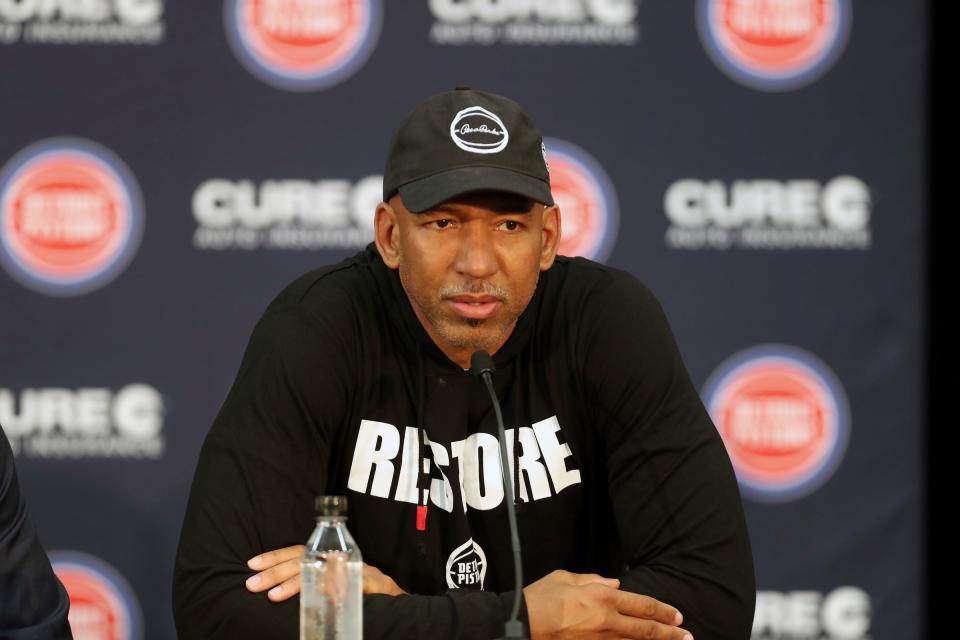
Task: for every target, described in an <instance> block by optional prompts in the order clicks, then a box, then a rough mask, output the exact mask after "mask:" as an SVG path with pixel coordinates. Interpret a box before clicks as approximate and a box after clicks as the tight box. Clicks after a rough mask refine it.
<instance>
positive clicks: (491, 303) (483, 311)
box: [444, 294, 501, 320]
mask: <svg viewBox="0 0 960 640" xmlns="http://www.w3.org/2000/svg"><path fill="white" fill-rule="evenodd" d="M444 302H446V303H447V304H448V305H450V306H451V307H452V308H453V310H454V311H455V312H456V313H457V315H459V316H460V317H462V318H469V319H471V320H486V319H487V318H489V317H490V316H492V315H493V314H494V313H496V312H497V309H498V308H499V307H500V303H501V300H500V298H498V297H496V296H491V295H487V294H478V295H466V294H462V295H457V296H451V297H449V298H446V299H445V300H444Z"/></svg>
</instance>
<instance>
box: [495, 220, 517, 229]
mask: <svg viewBox="0 0 960 640" xmlns="http://www.w3.org/2000/svg"><path fill="white" fill-rule="evenodd" d="M500 226H501V227H502V228H503V229H504V230H506V231H516V230H518V229H519V228H520V226H521V225H520V223H519V222H517V221H516V220H504V221H503V222H502V223H500Z"/></svg>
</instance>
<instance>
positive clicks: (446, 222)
mask: <svg viewBox="0 0 960 640" xmlns="http://www.w3.org/2000/svg"><path fill="white" fill-rule="evenodd" d="M450 222H451V221H450V220H448V219H446V218H444V219H442V220H434V221H433V225H434V226H435V227H436V228H438V229H446V228H447V227H449V226H450Z"/></svg>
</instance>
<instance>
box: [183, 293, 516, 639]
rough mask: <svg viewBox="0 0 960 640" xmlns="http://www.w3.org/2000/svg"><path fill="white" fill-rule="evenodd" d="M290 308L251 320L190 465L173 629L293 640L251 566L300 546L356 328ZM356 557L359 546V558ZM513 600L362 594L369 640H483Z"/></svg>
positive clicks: (497, 629) (350, 367)
mask: <svg viewBox="0 0 960 640" xmlns="http://www.w3.org/2000/svg"><path fill="white" fill-rule="evenodd" d="M340 310H342V305H337V304H331V305H328V308H326V309H325V310H324V312H325V314H326V315H324V316H323V317H319V316H318V315H317V314H316V313H308V312H306V311H305V310H303V309H302V308H300V307H297V306H295V305H293V306H286V307H281V308H274V309H272V310H269V311H268V312H267V313H266V314H265V315H264V317H263V319H261V321H260V322H259V323H258V325H257V327H256V329H255V330H254V333H253V336H252V337H251V339H250V344H249V345H248V347H247V350H246V352H245V354H244V357H243V361H242V363H241V365H240V371H239V373H238V374H237V378H236V380H235V382H234V384H233V387H232V388H231V390H230V392H229V394H228V396H227V399H226V400H225V401H224V405H223V407H222V408H221V410H220V413H219V414H218V415H217V418H216V420H215V421H214V424H213V427H212V428H211V430H210V433H209V434H208V435H207V438H206V441H205V442H204V445H203V448H202V449H201V452H200V459H199V462H198V464H197V470H196V474H195V477H194V480H193V486H192V488H191V492H190V499H189V502H188V505H187V512H186V515H185V517H184V522H183V529H182V531H181V535H180V544H179V548H178V550H177V559H176V564H175V568H174V581H173V606H174V617H175V620H176V625H177V633H178V635H179V637H180V638H181V639H183V640H187V639H190V638H209V639H218V638H223V639H230V640H244V639H246V638H250V639H254V638H256V639H262V638H289V639H290V640H294V639H295V638H297V636H298V628H299V599H298V598H291V599H290V600H287V601H285V602H282V603H274V602H271V601H270V600H268V599H267V596H266V594H265V593H256V594H255V593H251V592H249V591H247V589H246V587H245V586H244V581H245V580H246V579H247V578H249V577H250V576H251V575H253V572H252V571H250V570H249V569H248V568H247V565H246V563H247V560H249V559H250V558H252V557H254V556H255V555H257V554H259V553H262V552H264V551H268V550H272V549H277V548H281V547H286V546H290V545H295V544H303V543H305V542H306V540H307V538H308V536H309V535H310V531H311V530H312V528H313V524H314V523H313V498H314V497H315V496H317V495H321V494H323V493H324V490H325V488H326V486H327V472H328V466H329V465H328V457H329V455H331V451H332V447H333V446H334V442H335V440H336V435H337V431H338V430H339V429H340V428H341V422H342V421H343V420H344V419H345V418H344V416H346V415H348V407H349V404H350V397H351V394H352V392H351V387H352V385H353V384H356V381H357V380H358V376H357V371H356V370H355V366H356V363H355V360H356V356H355V346H354V343H353V339H354V338H353V337H351V336H350V335H349V334H350V332H351V331H352V322H351V321H350V320H349V318H344V317H342V315H341V314H340ZM361 551H362V550H361ZM511 602H512V593H509V594H501V595H498V594H494V593H482V592H480V593H475V592H471V593H463V594H460V593H454V592H450V593H447V594H445V595H441V596H422V595H409V596H397V597H390V596H381V595H367V596H364V637H365V638H367V640H378V639H387V638H391V639H392V638H451V639H462V640H489V639H490V638H495V637H497V636H499V635H502V633H503V621H504V619H505V618H506V615H507V614H506V612H507V611H509V604H510V603H511Z"/></svg>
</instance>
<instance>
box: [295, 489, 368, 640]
mask: <svg viewBox="0 0 960 640" xmlns="http://www.w3.org/2000/svg"><path fill="white" fill-rule="evenodd" d="M315 507H316V511H317V528H316V529H314V530H313V533H312V534H311V535H310V540H308V541H307V548H306V550H305V551H304V552H303V558H302V559H301V561H300V640H361V638H363V582H362V580H363V559H362V558H361V557H360V549H358V548H357V543H356V542H354V541H353V537H352V536H351V535H350V532H349V531H347V525H346V519H347V517H346V513H347V498H346V497H345V496H320V497H318V498H317V499H316V502H315Z"/></svg>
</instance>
